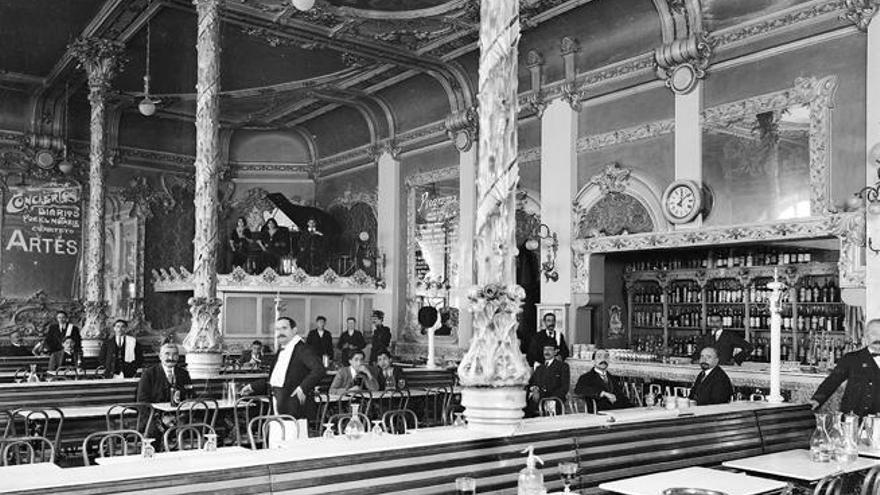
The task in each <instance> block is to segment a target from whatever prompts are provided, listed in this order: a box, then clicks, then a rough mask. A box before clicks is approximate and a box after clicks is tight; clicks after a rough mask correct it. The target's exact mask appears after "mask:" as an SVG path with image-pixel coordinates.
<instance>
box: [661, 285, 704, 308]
mask: <svg viewBox="0 0 880 495" xmlns="http://www.w3.org/2000/svg"><path fill="white" fill-rule="evenodd" d="M702 301H703V291H702V290H701V289H700V286H699V285H697V284H674V285H672V286H671V287H670V288H669V302H670V303H671V304H687V303H699V302H702Z"/></svg>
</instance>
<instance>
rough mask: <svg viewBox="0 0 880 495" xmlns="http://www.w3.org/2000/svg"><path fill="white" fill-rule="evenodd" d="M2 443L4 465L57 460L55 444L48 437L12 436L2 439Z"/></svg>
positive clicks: (1, 455)
mask: <svg viewBox="0 0 880 495" xmlns="http://www.w3.org/2000/svg"><path fill="white" fill-rule="evenodd" d="M0 444H2V445H3V448H2V449H0V459H2V462H3V465H4V466H10V465H16V464H34V463H37V462H55V445H54V444H53V443H52V441H51V440H49V439H48V438H46V437H42V436H29V437H10V438H4V439H0ZM47 454H48V455H47Z"/></svg>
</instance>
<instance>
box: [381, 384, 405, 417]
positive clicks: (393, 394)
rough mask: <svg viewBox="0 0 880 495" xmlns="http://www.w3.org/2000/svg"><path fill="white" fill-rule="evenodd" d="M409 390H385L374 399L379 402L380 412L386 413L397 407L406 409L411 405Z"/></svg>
mask: <svg viewBox="0 0 880 495" xmlns="http://www.w3.org/2000/svg"><path fill="white" fill-rule="evenodd" d="M409 399H410V396H409V390H406V389H404V390H395V389H390V390H385V391H383V392H382V394H381V395H379V397H378V398H376V399H375V400H374V403H376V404H378V414H380V415H381V414H384V413H385V412H386V411H393V410H395V409H406V406H408V405H409Z"/></svg>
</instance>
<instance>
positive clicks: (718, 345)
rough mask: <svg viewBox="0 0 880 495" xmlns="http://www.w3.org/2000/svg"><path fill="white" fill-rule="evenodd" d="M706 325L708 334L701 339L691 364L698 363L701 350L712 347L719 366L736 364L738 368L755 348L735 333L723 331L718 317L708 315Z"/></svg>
mask: <svg viewBox="0 0 880 495" xmlns="http://www.w3.org/2000/svg"><path fill="white" fill-rule="evenodd" d="M706 323H707V324H708V326H709V333H708V334H707V335H706V336H705V337H704V338H703V342H702V343H701V345H698V346H697V350H696V352H694V355H693V356H692V357H691V361H692V362H694V363H697V362H700V353H701V352H702V350H703V349H704V348H706V347H712V348H714V349H715V350H716V351H717V353H718V360H719V362H720V363H721V364H723V365H724V366H729V365H731V364H733V363H736V364H737V366H738V365H741V364H742V362H743V361H745V360H746V358H747V357H749V354H751V353H752V350H753V349H754V348H755V347H754V346H753V345H752V344H750V343H749V341H747V340H746V339H744V338H742V336H740V335H739V334H738V333H737V332H736V331H733V330H724V326H723V325H722V319H721V317H720V316H718V315H709V316H708V317H706ZM737 349H739V352H737V353H736V354H734V352H735V351H736V350H737Z"/></svg>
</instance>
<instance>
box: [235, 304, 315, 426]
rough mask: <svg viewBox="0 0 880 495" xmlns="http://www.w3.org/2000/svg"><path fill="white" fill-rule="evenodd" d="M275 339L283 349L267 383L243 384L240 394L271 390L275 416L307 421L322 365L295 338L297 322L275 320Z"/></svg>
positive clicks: (287, 319)
mask: <svg viewBox="0 0 880 495" xmlns="http://www.w3.org/2000/svg"><path fill="white" fill-rule="evenodd" d="M275 337H276V338H277V339H278V345H279V346H280V347H281V348H282V349H281V350H280V351H279V352H278V358H277V359H276V360H275V366H274V367H273V368H272V373H271V374H270V376H269V382H268V383H266V382H265V381H263V382H257V383H252V384H249V385H245V387H244V388H243V389H242V391H241V393H242V395H249V394H252V393H258V394H266V392H268V391H269V390H271V392H272V397H273V402H274V403H275V412H276V414H290V415H291V416H293V417H294V418H296V419H308V418H309V417H311V413H312V411H313V410H314V399H313V397H312V390H314V388H315V387H316V386H317V385H318V383H320V382H321V379H322V378H323V377H324V374H325V373H326V370H325V368H324V365H323V364H322V363H321V359H320V358H319V357H318V356H317V355H316V354H315V352H314V351H313V350H312V348H311V347H309V346H308V345H307V344H306V343H305V342H304V341H303V339H302V337H300V336H299V335H297V331H296V322H295V321H293V319H292V318H288V317H287V316H282V317H281V318H278V320H277V321H276V322H275Z"/></svg>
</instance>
